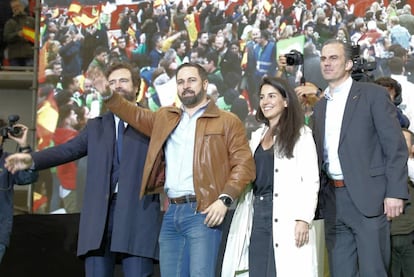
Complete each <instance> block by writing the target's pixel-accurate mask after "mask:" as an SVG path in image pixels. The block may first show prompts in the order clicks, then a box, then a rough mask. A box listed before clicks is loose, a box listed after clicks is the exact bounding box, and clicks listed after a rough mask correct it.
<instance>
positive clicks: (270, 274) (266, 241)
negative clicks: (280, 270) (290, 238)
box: [249, 193, 276, 277]
mask: <svg viewBox="0 0 414 277" xmlns="http://www.w3.org/2000/svg"><path fill="white" fill-rule="evenodd" d="M272 198H273V195H272V193H268V194H266V195H263V196H255V198H254V204H253V207H254V214H253V226H252V234H251V236H250V247H249V276H252V277H255V276H260V277H275V276H276V265H275V254H274V251H273V231H272V230H273V228H272V216H273V199H272Z"/></svg>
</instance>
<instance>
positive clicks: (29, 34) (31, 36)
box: [22, 26, 36, 43]
mask: <svg viewBox="0 0 414 277" xmlns="http://www.w3.org/2000/svg"><path fill="white" fill-rule="evenodd" d="M22 34H23V37H24V38H25V39H26V40H27V41H30V42H31V43H34V42H35V34H36V33H35V30H33V29H32V28H29V27H27V26H23V29H22Z"/></svg>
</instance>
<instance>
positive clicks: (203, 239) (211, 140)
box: [94, 63, 256, 277]
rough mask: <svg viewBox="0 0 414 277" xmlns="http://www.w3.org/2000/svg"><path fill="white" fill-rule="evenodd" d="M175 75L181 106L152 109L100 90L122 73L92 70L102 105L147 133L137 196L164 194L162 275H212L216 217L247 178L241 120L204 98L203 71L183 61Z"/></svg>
mask: <svg viewBox="0 0 414 277" xmlns="http://www.w3.org/2000/svg"><path fill="white" fill-rule="evenodd" d="M120 70H122V69H120ZM125 73H127V72H125ZM107 76H108V75H107ZM176 80H177V93H178V97H179V98H180V100H181V102H182V107H181V108H177V107H164V108H161V109H160V110H158V111H157V112H151V111H150V110H146V109H143V108H140V107H137V106H136V105H133V104H130V103H128V101H124V100H123V97H122V96H120V95H119V93H122V91H117V90H115V93H113V91H111V90H108V89H107V87H108V84H111V85H113V84H114V83H117V82H122V81H123V79H122V78H119V80H106V79H105V78H103V76H101V77H99V76H95V77H94V83H95V86H96V88H97V89H98V90H99V91H101V92H102V96H103V99H104V100H105V103H106V106H107V107H108V108H109V109H110V110H111V111H112V112H114V113H115V114H117V115H118V116H119V117H120V118H121V119H123V120H124V121H126V122H128V123H129V124H130V125H131V126H133V127H134V128H136V129H138V130H139V131H141V132H142V133H144V134H145V135H148V136H150V137H151V140H150V145H149V150H148V154H147V158H146V162H145V167H144V174H143V179H142V187H141V196H142V195H144V194H148V193H159V192H162V191H163V189H164V191H165V192H166V194H167V196H168V199H169V203H170V205H169V207H168V210H167V211H166V213H165V215H164V219H163V224H162V228H161V233H160V238H159V242H160V268H161V275H162V276H188V275H189V276H206V277H207V276H208V277H210V276H211V277H212V276H214V271H215V266H216V260H217V254H218V249H219V245H220V241H221V234H222V230H221V223H222V222H223V219H224V217H225V215H226V212H227V210H228V208H229V206H230V205H231V204H232V202H233V201H234V200H235V199H236V198H237V197H238V196H239V195H240V194H241V192H242V191H243V190H244V188H245V187H246V186H247V184H248V183H249V182H251V181H253V180H254V178H255V176H256V172H255V165H254V160H253V158H252V155H251V152H250V150H249V146H248V141H247V139H246V135H245V130H244V126H243V124H242V122H241V121H240V120H239V119H238V118H237V117H236V116H235V115H233V114H231V113H228V112H225V111H222V110H220V109H218V108H217V107H216V105H215V104H214V102H212V101H209V99H208V97H207V94H206V90H207V85H208V80H207V72H206V71H205V70H204V69H203V68H202V67H201V66H199V65H198V64H189V63H186V64H183V65H181V66H180V67H179V68H178V69H177V73H176ZM164 170H165V183H164V178H163V176H164V175H163V173H164Z"/></svg>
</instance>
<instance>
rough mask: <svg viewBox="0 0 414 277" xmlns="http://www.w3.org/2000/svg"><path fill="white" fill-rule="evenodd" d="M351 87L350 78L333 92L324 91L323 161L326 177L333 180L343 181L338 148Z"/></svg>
mask: <svg viewBox="0 0 414 277" xmlns="http://www.w3.org/2000/svg"><path fill="white" fill-rule="evenodd" d="M351 86H352V78H351V77H349V78H348V79H347V80H346V81H345V82H344V83H343V84H341V85H340V86H338V87H336V88H335V90H333V91H330V89H329V87H328V88H327V89H326V90H325V97H326V99H327V100H328V101H327V103H326V114H325V140H324V161H325V164H326V168H325V169H326V170H327V174H328V176H330V178H332V179H335V180H341V179H344V177H343V174H342V167H341V161H340V160H339V155H338V147H339V137H340V135H341V126H342V119H343V116H344V111H345V105H346V100H347V99H348V95H349V91H350V90H351Z"/></svg>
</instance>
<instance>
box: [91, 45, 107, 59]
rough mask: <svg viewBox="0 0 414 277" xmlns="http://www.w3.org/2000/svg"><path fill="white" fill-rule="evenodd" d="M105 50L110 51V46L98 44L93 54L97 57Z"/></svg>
mask: <svg viewBox="0 0 414 277" xmlns="http://www.w3.org/2000/svg"><path fill="white" fill-rule="evenodd" d="M104 52H105V53H108V48H107V47H104V46H98V47H96V49H95V51H93V55H94V56H95V57H96V56H98V55H100V54H102V53H104Z"/></svg>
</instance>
